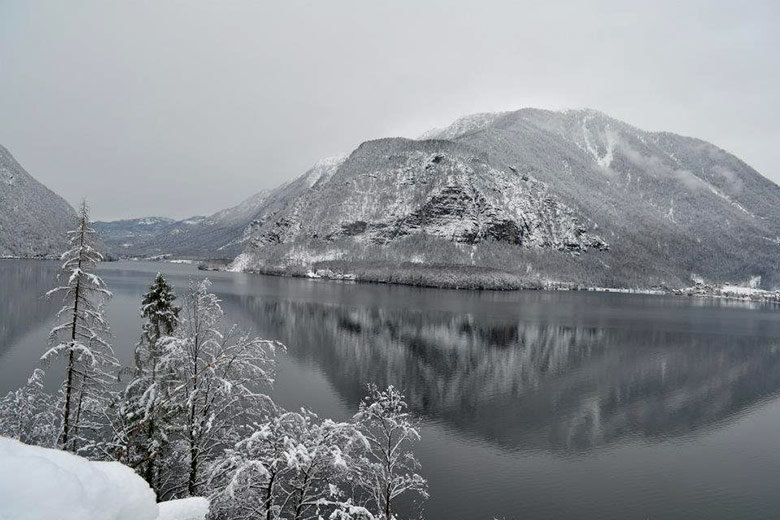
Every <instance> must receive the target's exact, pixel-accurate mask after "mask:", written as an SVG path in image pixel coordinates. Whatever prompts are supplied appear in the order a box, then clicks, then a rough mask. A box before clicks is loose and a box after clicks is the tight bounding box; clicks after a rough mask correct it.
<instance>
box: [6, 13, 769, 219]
mask: <svg viewBox="0 0 780 520" xmlns="http://www.w3.org/2000/svg"><path fill="white" fill-rule="evenodd" d="M631 4H640V5H631ZM778 49H780V2H777V1H774V0H770V1H763V2H759V1H753V2H745V1H739V2H719V1H713V0H709V1H700V2H695V1H686V2H677V1H674V2H666V1H652V2H648V1H645V2H626V1H624V0H623V1H598V2H597V1H582V2H547V1H538V2H519V1H509V2H489V1H474V2H455V1H441V2H434V1H417V2H412V1H410V2H404V1H398V0H394V1H392V2H379V1H366V0H355V1H334V0H328V1H324V0H316V1H315V0H312V1H308V2H303V1H290V0H284V1H282V0H280V1H278V2H264V1H259V0H251V1H230V2H217V1H209V2H200V1H192V0H188V1H179V2H161V1H133V2H119V1H104V0H100V1H94V2H91V1H71V2H62V1H60V0H53V1H51V2H37V1H25V0H20V1H10V0H0V143H2V144H3V145H5V146H6V147H7V148H9V150H10V151H11V153H13V154H14V155H15V157H16V158H17V160H19V162H20V163H21V164H22V165H23V166H24V167H25V168H26V169H27V170H28V171H29V172H30V173H31V174H32V175H33V176H35V177H36V178H37V179H39V180H40V181H42V182H43V183H45V184H46V185H48V186H49V187H50V188H52V189H53V190H55V191H56V192H58V193H60V194H61V195H63V196H64V197H66V198H67V199H68V200H69V201H70V202H71V203H74V202H77V201H78V200H79V199H80V198H81V197H82V196H87V197H88V198H89V200H90V202H91V205H92V207H93V216H94V217H96V218H99V219H111V218H120V217H136V216H146V215H164V216H172V217H184V216H189V215H193V214H208V213H211V212H213V211H216V210H218V209H222V208H224V207H227V206H229V205H232V204H234V203H237V202H239V201H240V200H241V199H243V198H245V197H247V196H249V195H251V194H252V193H254V192H256V191H259V190H260V189H264V188H272V187H274V186H276V185H278V184H279V183H281V182H284V181H286V180H288V179H291V178H293V177H295V176H297V175H299V174H301V173H303V171H305V170H306V169H307V168H308V167H309V166H310V165H311V164H312V163H314V162H315V161H316V160H317V159H319V158H321V157H325V156H329V155H335V154H338V153H343V152H348V151H350V150H352V149H353V148H354V147H355V146H356V145H358V144H359V143H360V142H361V141H364V140H366V139H370V138H376V137H383V136H391V135H406V136H415V135H418V134H420V133H422V132H423V131H424V130H427V129H428V128H430V127H434V126H443V125H445V124H447V123H449V122H450V121H451V120H453V119H455V118H456V117H458V116H460V115H463V114H467V113H472V112H482V111H502V110H509V109H514V108H521V107H524V106H534V107H540V108H569V107H571V108H582V107H590V108H596V109H599V110H602V111H604V112H606V113H608V114H610V115H612V116H615V117H617V118H619V119H623V120H624V121H627V122H629V123H632V124H634V125H636V126H639V127H641V128H645V129H648V130H669V131H673V132H677V133H681V134H685V135H691V136H695V137H700V138H703V139H706V140H708V141H711V142H713V143H715V144H717V145H718V146H721V147H723V148H725V149H727V150H729V151H731V152H733V153H735V154H736V155H738V156H739V157H741V158H742V159H744V160H745V161H747V162H748V163H749V164H751V165H752V166H753V167H755V168H756V169H757V170H758V171H760V172H761V173H763V174H764V175H765V176H767V177H769V178H770V179H772V180H774V181H775V182H780V166H778V161H780V146H779V144H780V96H778V92H780V52H778Z"/></svg>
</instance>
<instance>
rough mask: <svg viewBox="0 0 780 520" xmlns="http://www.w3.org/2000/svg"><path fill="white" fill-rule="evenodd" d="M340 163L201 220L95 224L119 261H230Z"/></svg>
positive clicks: (323, 164)
mask: <svg viewBox="0 0 780 520" xmlns="http://www.w3.org/2000/svg"><path fill="white" fill-rule="evenodd" d="M342 160H343V158H340V157H334V158H328V159H323V160H322V161H319V162H318V163H317V164H315V165H314V166H313V167H312V168H311V169H310V170H308V171H307V172H306V173H305V174H304V175H302V176H301V177H299V178H298V179H295V180H294V181H292V182H288V183H286V184H283V185H282V186H280V187H278V188H276V189H275V190H273V191H261V192H259V193H256V194H255V195H252V196H251V197H249V198H247V199H246V200H244V201H243V202H241V203H239V204H237V205H236V206H233V207H230V208H227V209H224V210H222V211H218V212H217V213H214V214H213V215H210V216H207V217H200V216H199V217H190V218H188V219H185V220H179V221H175V220H172V219H166V218H160V217H146V218H138V219H132V220H116V221H111V222H95V229H97V230H98V231H99V232H100V234H101V236H102V237H103V241H104V242H105V243H106V245H107V247H108V248H109V249H110V251H111V252H112V253H114V254H116V255H119V256H125V257H153V256H161V255H166V256H168V255H169V256H175V257H186V258H198V259H229V260H232V259H233V258H235V257H236V255H238V254H239V253H241V252H242V251H243V250H244V249H245V248H246V240H247V239H248V237H249V236H250V233H251V230H252V229H253V227H256V226H259V225H261V224H262V223H263V222H265V221H266V219H269V218H272V217H271V216H272V215H274V214H275V213H277V212H279V211H281V210H282V209H284V208H285V207H287V205H288V204H289V203H290V202H291V201H292V200H294V199H296V198H297V197H298V196H299V195H301V194H302V193H303V192H305V191H307V190H308V189H310V188H311V187H312V185H314V184H315V183H316V182H318V181H319V180H321V179H323V178H326V177H327V176H328V175H329V174H330V172H332V171H333V170H334V169H335V167H337V166H338V164H340V163H341V161H342Z"/></svg>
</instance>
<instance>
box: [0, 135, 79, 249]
mask: <svg viewBox="0 0 780 520" xmlns="http://www.w3.org/2000/svg"><path fill="white" fill-rule="evenodd" d="M75 223H76V212H75V211H74V210H73V208H72V207H71V206H70V204H68V203H67V202H66V201H65V199H63V198H62V197H60V196H59V195H57V194H56V193H54V192H53V191H51V190H50V189H48V188H47V187H46V186H44V185H43V184H41V183H40V182H38V181H36V180H35V179H34V178H33V177H32V176H31V175H30V174H29V173H27V172H26V171H25V170H24V168H22V166H21V165H20V164H19V163H18V162H16V159H14V158H13V156H12V155H11V153H10V152H9V151H8V150H7V149H5V148H4V147H3V146H0V257H7V256H13V257H59V255H60V253H62V251H63V250H64V248H65V246H66V245H67V237H66V232H67V231H68V230H69V229H72V228H73V227H74V226H75Z"/></svg>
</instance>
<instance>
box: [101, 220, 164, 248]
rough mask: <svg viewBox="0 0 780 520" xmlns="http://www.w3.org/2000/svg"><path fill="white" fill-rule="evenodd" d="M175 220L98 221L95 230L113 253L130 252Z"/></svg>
mask: <svg viewBox="0 0 780 520" xmlns="http://www.w3.org/2000/svg"><path fill="white" fill-rule="evenodd" d="M174 222H175V220H173V219H170V218H165V217H144V218H134V219H127V220H113V221H110V222H103V221H97V222H94V223H93V227H94V229H95V230H96V231H97V232H98V233H100V236H101V237H102V238H103V243H104V244H105V246H106V247H107V248H108V249H109V250H110V251H112V252H115V253H121V252H122V251H123V250H130V249H132V248H134V247H136V246H137V245H138V244H139V243H143V242H145V241H147V240H149V239H150V238H152V237H154V236H156V235H157V234H159V233H161V232H162V231H163V230H165V229H167V228H168V227H169V226H170V225H171V224H173V223H174Z"/></svg>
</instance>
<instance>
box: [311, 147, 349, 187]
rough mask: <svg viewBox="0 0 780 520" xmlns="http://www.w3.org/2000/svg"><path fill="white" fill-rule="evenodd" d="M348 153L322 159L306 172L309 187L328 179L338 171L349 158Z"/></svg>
mask: <svg viewBox="0 0 780 520" xmlns="http://www.w3.org/2000/svg"><path fill="white" fill-rule="evenodd" d="M347 157H348V155H347V154H344V155H334V156H333V157H326V158H324V159H320V160H319V161H317V162H316V163H314V166H312V167H311V169H310V170H309V171H308V173H307V174H306V184H307V186H308V187H309V188H311V187H312V186H314V185H315V184H317V183H318V182H320V181H321V180H322V181H327V180H328V179H330V178H331V176H332V175H333V174H334V173H336V170H338V168H339V166H341V164H342V163H343V162H344V161H346V160H347Z"/></svg>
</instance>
